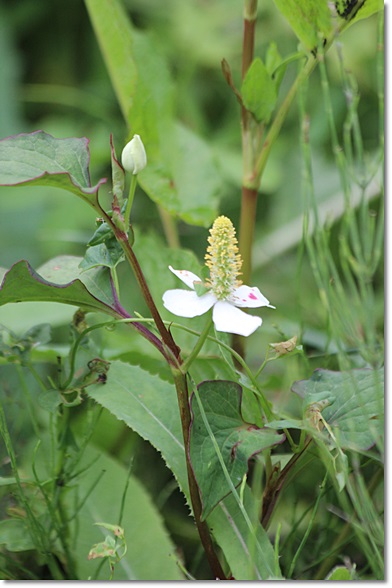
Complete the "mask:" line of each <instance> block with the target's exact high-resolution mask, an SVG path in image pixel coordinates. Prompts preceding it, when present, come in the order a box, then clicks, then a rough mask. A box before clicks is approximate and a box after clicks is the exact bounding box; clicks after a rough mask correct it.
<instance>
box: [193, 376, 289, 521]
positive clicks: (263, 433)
mask: <svg viewBox="0 0 392 588" xmlns="http://www.w3.org/2000/svg"><path fill="white" fill-rule="evenodd" d="M198 391H199V398H200V401H201V404H202V407H203V409H204V413H205V416H206V418H207V421H208V423H209V425H210V428H211V432H212V435H213V436H214V437H215V440H216V443H217V445H218V447H219V451H220V453H221V457H222V459H223V461H224V464H225V466H226V468H227V472H228V474H229V476H230V479H231V481H232V483H233V485H234V487H236V486H238V485H239V484H240V483H241V481H242V478H243V477H244V475H245V474H246V473H247V471H248V467H249V463H248V462H249V460H250V458H251V457H252V456H254V455H255V454H256V453H259V452H260V451H263V450H264V449H267V448H268V447H272V446H274V445H277V444H278V443H282V442H283V441H284V435H278V434H276V432H275V431H271V429H265V428H263V429H259V428H258V427H256V425H254V424H251V423H246V422H245V421H244V420H243V418H242V414H241V397H242V390H241V386H239V384H237V383H235V382H230V381H223V380H222V381H219V380H215V381H210V382H203V383H202V384H200V386H198ZM191 408H192V413H193V418H192V425H191V433H190V449H189V451H190V456H191V460H192V467H193V469H194V472H195V476H196V479H197V482H198V484H199V487H200V490H201V498H202V503H203V517H204V518H205V517H206V516H207V515H208V514H209V513H210V512H211V511H212V509H213V508H214V507H215V506H216V505H217V504H218V502H219V501H220V500H222V498H224V497H225V496H227V494H228V493H229V492H230V487H229V485H228V482H227V480H226V477H225V474H224V472H223V469H222V465H221V463H220V460H219V457H218V454H217V450H216V448H215V446H214V443H213V440H212V439H211V437H210V434H209V431H208V430H207V428H206V425H205V423H204V420H203V416H202V413H201V408H200V405H199V402H198V399H197V396H196V394H195V393H194V394H193V395H192V398H191Z"/></svg>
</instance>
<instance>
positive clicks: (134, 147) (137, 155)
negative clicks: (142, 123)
mask: <svg viewBox="0 0 392 588" xmlns="http://www.w3.org/2000/svg"><path fill="white" fill-rule="evenodd" d="M121 162H122V165H123V168H124V169H125V170H126V171H128V172H130V173H132V174H133V175H136V174H138V173H139V172H140V171H142V170H143V169H144V168H145V167H146V165H147V155H146V151H145V149H144V145H143V142H142V140H141V138H140V137H139V135H134V136H133V139H131V141H129V143H127V144H126V145H125V147H124V149H123V152H122V154H121Z"/></svg>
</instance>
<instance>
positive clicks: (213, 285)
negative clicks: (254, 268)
mask: <svg viewBox="0 0 392 588" xmlns="http://www.w3.org/2000/svg"><path fill="white" fill-rule="evenodd" d="M210 233H211V236H210V237H209V239H208V241H209V243H210V246H209V247H208V249H207V255H206V263H207V266H208V268H209V270H210V279H209V280H208V282H207V284H204V285H203V282H202V280H201V279H200V278H199V277H198V276H196V275H195V274H193V273H192V272H189V271H186V270H175V269H173V268H172V267H171V266H169V269H170V271H172V272H173V274H175V275H176V276H177V277H178V278H180V280H182V281H183V282H184V284H186V285H187V286H188V287H189V288H191V290H167V291H166V292H165V293H164V295H163V304H164V306H165V308H167V309H168V310H169V311H170V312H172V313H173V314H176V315H177V316H182V317H187V318H193V317H195V316H200V315H202V314H204V313H205V312H207V311H208V310H210V308H212V309H213V310H212V319H213V321H214V324H215V328H216V330H217V331H223V332H225V333H235V334H237V335H243V336H244V337H247V336H248V335H251V334H252V333H253V332H254V331H255V330H256V329H257V328H258V327H260V325H261V323H262V319H261V318H260V317H258V316H251V315H249V314H246V313H245V312H243V311H242V310H239V308H244V307H247V308H258V307H260V306H268V307H269V308H275V307H274V306H271V304H270V303H269V301H268V300H267V298H265V296H263V294H262V293H261V292H260V290H259V289H258V288H250V287H249V286H244V285H241V282H239V281H238V279H237V277H238V274H239V270H240V268H241V264H242V260H241V257H240V255H239V254H238V248H237V239H236V238H235V231H234V227H233V225H232V223H231V221H230V220H229V219H228V218H226V217H224V216H221V217H219V218H218V219H216V221H215V222H214V225H213V227H212V229H211V230H210ZM199 286H200V287H203V286H205V288H204V289H207V288H208V290H207V291H206V292H205V293H202V294H201V295H198V293H197V292H196V289H198V287H199Z"/></svg>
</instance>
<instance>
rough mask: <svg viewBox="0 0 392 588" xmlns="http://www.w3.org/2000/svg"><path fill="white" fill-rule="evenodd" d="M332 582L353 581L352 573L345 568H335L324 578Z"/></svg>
mask: <svg viewBox="0 0 392 588" xmlns="http://www.w3.org/2000/svg"><path fill="white" fill-rule="evenodd" d="M325 579H326V580H332V581H334V582H344V581H347V580H354V578H353V574H352V572H350V570H349V569H347V568H346V567H345V566H336V568H334V569H333V570H332V571H331V572H330V573H329V574H328V576H327V577H326V578H325Z"/></svg>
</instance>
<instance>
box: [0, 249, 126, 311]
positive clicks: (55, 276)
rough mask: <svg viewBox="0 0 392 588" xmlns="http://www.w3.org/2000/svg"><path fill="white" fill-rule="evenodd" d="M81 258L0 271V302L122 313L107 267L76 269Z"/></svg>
mask: <svg viewBox="0 0 392 588" xmlns="http://www.w3.org/2000/svg"><path fill="white" fill-rule="evenodd" d="M80 261H81V258H79V257H72V256H66V255H64V256H60V257H56V258H55V259H52V260H51V261H49V262H47V263H46V264H45V265H43V266H42V267H41V268H39V270H38V272H36V271H35V270H34V269H33V268H32V267H31V266H30V265H29V263H28V262H27V261H23V260H22V261H19V262H18V263H16V264H15V265H13V266H12V267H11V269H10V270H9V271H6V270H0V278H3V280H2V284H1V287H0V305H3V304H8V303H10V302H28V301H48V302H62V303H63V304H71V305H74V306H78V307H82V308H83V309H85V310H86V311H101V312H104V313H106V314H109V315H111V316H114V317H118V316H119V314H120V315H121V314H122V313H124V311H123V309H122V308H121V306H120V305H119V302H118V300H117V298H116V296H115V295H114V292H113V288H112V284H111V280H110V276H109V272H108V270H106V269H103V268H99V269H92V270H89V271H86V272H82V271H81V270H80V269H79V267H78V266H79V263H80Z"/></svg>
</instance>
